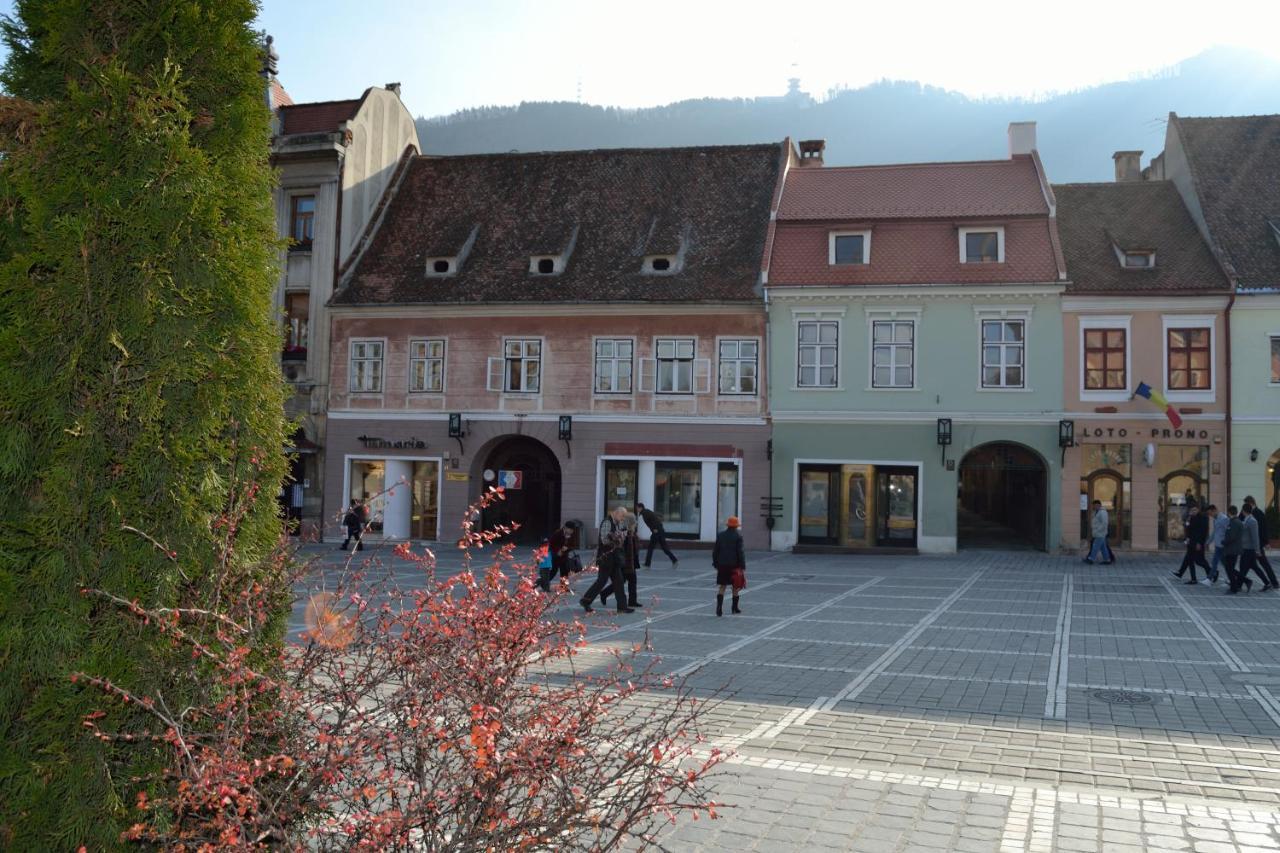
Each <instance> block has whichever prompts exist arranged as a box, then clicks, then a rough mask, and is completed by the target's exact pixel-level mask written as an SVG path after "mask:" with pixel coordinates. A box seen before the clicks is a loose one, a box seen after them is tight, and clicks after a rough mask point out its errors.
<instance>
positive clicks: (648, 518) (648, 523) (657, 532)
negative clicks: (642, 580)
mask: <svg viewBox="0 0 1280 853" xmlns="http://www.w3.org/2000/svg"><path fill="white" fill-rule="evenodd" d="M636 512H637V513H639V514H640V517H641V518H642V519H644V526H645V527H647V528H649V551H648V553H647V554H645V555H644V567H645V568H646V569H647V568H649V567H650V566H652V565H653V549H654V547H655V546H661V547H662V553H664V554H666V555H667V557H668V559H670V560H671V568H673V569H674V568H676V563H678V562H680V560H679V559H678V558H677V557H676V555H675V554H673V553H671V548H670V547H668V545H667V531H666V530H665V529H664V528H663V526H662V519H661V518H659V517H658V514H657V513H656V512H654V511H653V510H651V509H649V508H647V507H646V506H645V505H644V504H641V503H638V504H636Z"/></svg>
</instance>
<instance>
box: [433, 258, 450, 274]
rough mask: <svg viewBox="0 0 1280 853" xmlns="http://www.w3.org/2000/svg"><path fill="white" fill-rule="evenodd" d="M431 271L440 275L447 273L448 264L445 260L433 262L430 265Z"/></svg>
mask: <svg viewBox="0 0 1280 853" xmlns="http://www.w3.org/2000/svg"><path fill="white" fill-rule="evenodd" d="M431 269H432V271H433V272H437V273H441V274H444V273H447V272H448V271H449V262H448V261H445V260H439V261H435V262H434V263H432V264H431Z"/></svg>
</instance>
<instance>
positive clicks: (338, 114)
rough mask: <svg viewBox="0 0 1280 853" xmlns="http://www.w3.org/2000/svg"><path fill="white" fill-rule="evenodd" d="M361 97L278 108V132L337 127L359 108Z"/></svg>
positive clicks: (324, 129)
mask: <svg viewBox="0 0 1280 853" xmlns="http://www.w3.org/2000/svg"><path fill="white" fill-rule="evenodd" d="M363 102H364V99H363V98H354V99H352V100H350V101H319V102H316V103H311V104H290V105H288V106H283V107H281V108H280V133H281V134H282V135H289V134H294V133H327V132H332V131H335V130H337V129H338V125H340V124H342V123H343V122H344V121H347V120H348V119H350V118H351V117H352V116H354V115H355V114H356V110H358V109H360V104H362V103H363Z"/></svg>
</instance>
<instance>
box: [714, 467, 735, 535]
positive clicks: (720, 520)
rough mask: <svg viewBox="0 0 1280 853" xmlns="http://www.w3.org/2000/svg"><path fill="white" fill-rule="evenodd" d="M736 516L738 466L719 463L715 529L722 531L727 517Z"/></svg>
mask: <svg viewBox="0 0 1280 853" xmlns="http://www.w3.org/2000/svg"><path fill="white" fill-rule="evenodd" d="M737 514H738V466H737V465H735V464H733V463H732V462H721V463H720V470H719V472H718V473H717V475H716V529H717V530H724V528H725V522H727V521H728V520H729V516H731V515H737Z"/></svg>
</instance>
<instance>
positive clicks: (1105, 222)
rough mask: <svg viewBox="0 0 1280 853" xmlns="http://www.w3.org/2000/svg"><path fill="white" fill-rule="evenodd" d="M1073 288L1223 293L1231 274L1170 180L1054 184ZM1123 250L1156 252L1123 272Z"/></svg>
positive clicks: (1076, 290)
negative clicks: (1149, 261) (1151, 262)
mask: <svg viewBox="0 0 1280 853" xmlns="http://www.w3.org/2000/svg"><path fill="white" fill-rule="evenodd" d="M1053 192H1054V195H1055V196H1056V197H1057V199H1058V233H1059V234H1060V235H1061V237H1062V252H1063V254H1064V255H1065V256H1066V260H1067V278H1068V279H1069V280H1070V283H1069V284H1068V285H1067V292H1068V293H1197V292H1198V293H1205V292H1217V293H1223V292H1226V291H1228V290H1229V289H1230V285H1229V284H1228V282H1227V279H1226V277H1225V276H1224V275H1223V273H1222V270H1221V268H1219V266H1218V264H1217V262H1216V261H1215V260H1214V258H1213V254H1212V252H1211V251H1210V250H1209V246H1208V244H1206V243H1205V241H1204V238H1203V237H1201V236H1200V232H1199V230H1197V229H1196V225H1195V223H1194V222H1193V221H1192V220H1191V214H1189V213H1188V212H1187V208H1186V206H1185V205H1183V203H1182V196H1181V195H1179V194H1178V189H1177V187H1175V186H1174V185H1173V183H1172V182H1170V181H1131V182H1123V183H1107V184H1054V186H1053ZM1117 247H1118V248H1119V249H1120V250H1121V251H1125V250H1129V251H1139V250H1147V251H1154V252H1155V253H1156V265H1155V267H1154V268H1153V269H1125V268H1124V267H1122V266H1121V264H1120V259H1119V257H1118V256H1117V255H1116V248H1117Z"/></svg>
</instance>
